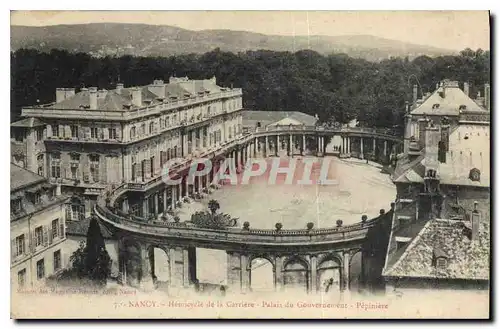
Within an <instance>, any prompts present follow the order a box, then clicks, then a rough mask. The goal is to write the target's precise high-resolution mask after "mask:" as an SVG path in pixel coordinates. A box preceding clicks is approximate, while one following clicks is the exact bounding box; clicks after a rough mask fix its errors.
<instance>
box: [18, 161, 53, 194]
mask: <svg viewBox="0 0 500 329" xmlns="http://www.w3.org/2000/svg"><path fill="white" fill-rule="evenodd" d="M43 181H45V177H42V176H40V175H37V174H35V173H34V172H31V171H29V170H27V169H24V168H21V167H19V166H17V165H15V164H13V163H11V164H10V191H11V192H12V191H16V190H18V189H20V188H23V187H26V186H30V185H33V184H37V183H41V182H43Z"/></svg>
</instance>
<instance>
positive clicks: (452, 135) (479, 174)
mask: <svg viewBox="0 0 500 329" xmlns="http://www.w3.org/2000/svg"><path fill="white" fill-rule="evenodd" d="M487 88H488V86H486V89H487ZM416 94H417V90H416V89H415V90H414V100H416ZM486 103H489V100H486ZM412 108H413V110H412V111H411V112H410V113H408V114H407V116H406V120H407V124H406V131H405V136H406V137H405V152H404V154H401V155H400V156H398V158H397V166H396V169H395V171H394V173H393V174H392V180H393V182H394V184H395V185H396V188H397V198H396V202H395V214H394V217H393V221H392V228H391V236H390V239H389V245H388V249H387V256H386V261H385V267H384V270H383V276H384V278H385V281H386V283H387V285H386V288H387V289H386V290H387V292H392V291H394V290H396V291H403V293H404V291H405V290H414V289H441V290H447V289H449V290H457V289H468V290H471V291H476V290H482V289H487V288H488V287H489V269H490V267H489V261H490V197H491V196H490V112H489V111H488V106H486V105H485V104H484V103H483V102H478V100H477V99H476V100H473V99H471V98H470V97H469V95H468V84H467V83H464V90H461V89H460V88H459V83H458V82H456V81H448V80H445V81H443V82H442V83H440V84H438V85H437V86H436V90H435V91H434V93H432V94H429V95H427V96H426V98H425V99H423V100H416V101H415V103H414V104H413V106H412Z"/></svg>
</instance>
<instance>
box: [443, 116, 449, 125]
mask: <svg viewBox="0 0 500 329" xmlns="http://www.w3.org/2000/svg"><path fill="white" fill-rule="evenodd" d="M449 124H450V119H449V118H448V117H447V116H444V117H442V118H441V125H449Z"/></svg>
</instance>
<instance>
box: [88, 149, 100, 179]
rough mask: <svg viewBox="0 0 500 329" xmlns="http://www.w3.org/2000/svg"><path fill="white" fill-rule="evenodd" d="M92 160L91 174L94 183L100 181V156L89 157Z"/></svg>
mask: <svg viewBox="0 0 500 329" xmlns="http://www.w3.org/2000/svg"><path fill="white" fill-rule="evenodd" d="M89 159H90V174H91V175H92V180H93V181H94V182H98V181H99V156H98V155H89Z"/></svg>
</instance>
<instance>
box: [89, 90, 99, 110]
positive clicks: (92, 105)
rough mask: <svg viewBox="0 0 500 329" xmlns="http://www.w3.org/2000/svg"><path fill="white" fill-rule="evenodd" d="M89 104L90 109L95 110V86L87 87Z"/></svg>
mask: <svg viewBox="0 0 500 329" xmlns="http://www.w3.org/2000/svg"><path fill="white" fill-rule="evenodd" d="M89 105H90V109H91V110H97V88H96V87H90V88H89Z"/></svg>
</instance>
